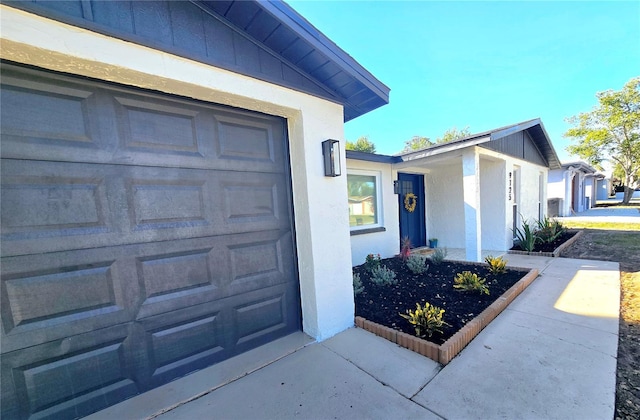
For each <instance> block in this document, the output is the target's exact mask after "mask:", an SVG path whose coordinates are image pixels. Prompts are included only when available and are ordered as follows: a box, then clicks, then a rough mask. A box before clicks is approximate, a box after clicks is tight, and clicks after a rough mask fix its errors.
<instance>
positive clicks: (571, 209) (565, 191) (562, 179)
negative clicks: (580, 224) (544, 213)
mask: <svg viewBox="0 0 640 420" xmlns="http://www.w3.org/2000/svg"><path fill="white" fill-rule="evenodd" d="M603 179H604V175H602V174H600V173H598V172H597V171H596V169H594V168H593V167H592V166H591V165H589V164H588V163H586V162H570V163H563V164H562V167H561V168H558V169H554V170H552V171H550V172H549V186H548V187H547V188H548V200H549V204H548V206H549V216H551V217H554V216H561V217H563V216H571V214H574V213H580V212H583V211H586V210H589V209H590V208H592V207H594V206H595V205H596V200H601V199H602V198H600V197H602V196H603V195H604V194H603V193H606V189H607V184H606V183H603V182H600V183H598V181H601V180H603ZM601 190H603V191H601ZM604 199H606V196H605V198H604Z"/></svg>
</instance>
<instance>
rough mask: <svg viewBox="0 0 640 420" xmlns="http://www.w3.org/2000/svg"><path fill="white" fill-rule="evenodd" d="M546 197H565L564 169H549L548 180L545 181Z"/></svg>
mask: <svg viewBox="0 0 640 420" xmlns="http://www.w3.org/2000/svg"><path fill="white" fill-rule="evenodd" d="M547 194H548V198H562V199H564V198H565V187H564V170H563V169H553V170H551V171H549V181H548V183H547Z"/></svg>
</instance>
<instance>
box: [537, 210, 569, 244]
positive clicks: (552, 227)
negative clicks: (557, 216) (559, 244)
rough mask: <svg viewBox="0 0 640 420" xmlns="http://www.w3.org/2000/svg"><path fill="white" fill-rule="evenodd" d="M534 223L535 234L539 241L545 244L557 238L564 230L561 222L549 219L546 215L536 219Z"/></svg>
mask: <svg viewBox="0 0 640 420" xmlns="http://www.w3.org/2000/svg"><path fill="white" fill-rule="evenodd" d="M536 224H537V229H536V236H538V238H539V240H540V241H541V242H543V243H546V244H550V243H551V242H553V241H555V240H556V239H558V238H559V237H560V236H561V235H562V234H563V233H564V232H565V230H566V229H565V228H564V226H562V223H560V222H559V221H557V220H554V219H550V218H549V217H547V216H545V217H544V218H542V219H540V220H538V221H537V222H536Z"/></svg>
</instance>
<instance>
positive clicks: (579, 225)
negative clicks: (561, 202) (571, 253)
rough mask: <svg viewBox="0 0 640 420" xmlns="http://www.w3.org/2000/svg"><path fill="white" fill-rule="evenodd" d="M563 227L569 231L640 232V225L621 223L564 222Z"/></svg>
mask: <svg viewBox="0 0 640 420" xmlns="http://www.w3.org/2000/svg"><path fill="white" fill-rule="evenodd" d="M562 226H564V227H567V228H569V229H598V230H631V231H640V223H619V222H592V221H577V220H566V219H565V220H563V221H562Z"/></svg>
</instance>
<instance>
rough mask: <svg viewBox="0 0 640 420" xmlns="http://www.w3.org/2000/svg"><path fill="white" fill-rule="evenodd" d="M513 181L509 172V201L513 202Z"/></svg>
mask: <svg viewBox="0 0 640 420" xmlns="http://www.w3.org/2000/svg"><path fill="white" fill-rule="evenodd" d="M512 180H513V176H512V173H511V172H509V201H511V183H512Z"/></svg>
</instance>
